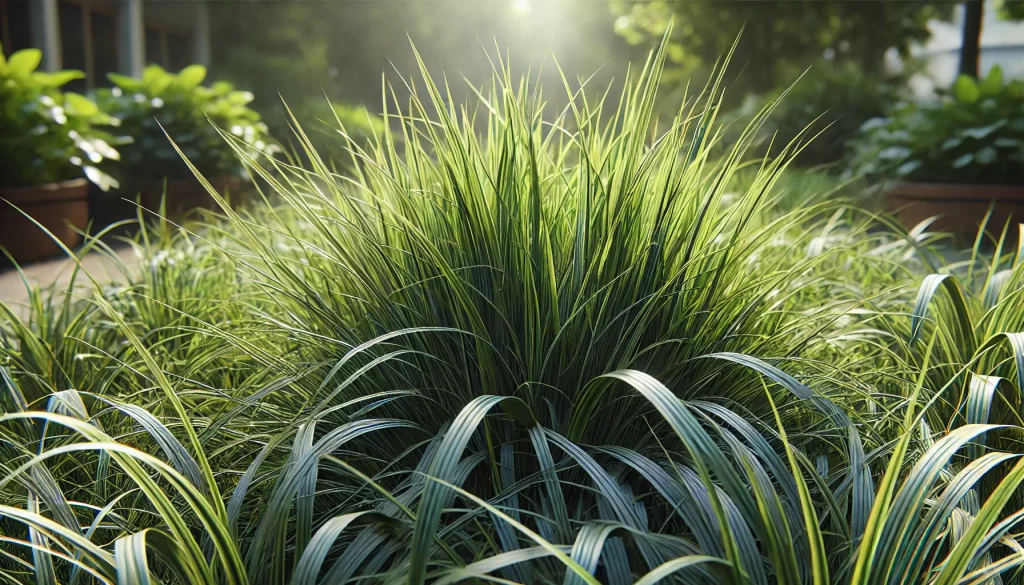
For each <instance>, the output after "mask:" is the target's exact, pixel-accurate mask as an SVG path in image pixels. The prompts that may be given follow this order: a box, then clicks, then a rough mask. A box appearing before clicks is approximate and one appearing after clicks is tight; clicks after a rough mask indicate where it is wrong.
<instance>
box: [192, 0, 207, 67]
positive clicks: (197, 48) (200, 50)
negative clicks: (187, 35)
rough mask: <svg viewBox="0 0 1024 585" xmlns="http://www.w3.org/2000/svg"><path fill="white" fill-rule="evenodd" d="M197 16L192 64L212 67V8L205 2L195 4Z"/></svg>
mask: <svg viewBox="0 0 1024 585" xmlns="http://www.w3.org/2000/svg"><path fill="white" fill-rule="evenodd" d="M195 6H196V15H195V22H194V28H193V30H192V62H193V63H199V64H200V65H205V66H207V67H209V66H210V7H209V6H208V5H207V3H206V2H205V1H204V0H199V1H198V2H196V3H195Z"/></svg>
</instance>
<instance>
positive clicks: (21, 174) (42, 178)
mask: <svg viewBox="0 0 1024 585" xmlns="http://www.w3.org/2000/svg"><path fill="white" fill-rule="evenodd" d="M41 58H42V53H41V52H40V51H39V50H38V49H23V50H21V51H17V52H15V53H13V54H12V55H10V56H9V57H7V58H4V57H3V54H2V51H0V159H2V160H3V163H2V164H0V186H4V187H20V186H26V185H41V184H44V183H53V182H57V181H66V180H69V179H73V178H75V177H78V176H82V175H85V176H86V177H87V178H88V179H89V180H90V181H92V182H93V183H95V184H96V185H98V186H99V187H100V188H102V189H103V190H104V191H106V190H107V189H109V188H111V187H115V188H116V187H117V185H118V183H117V181H115V180H114V179H113V178H111V177H110V175H108V174H107V172H106V170H105V169H107V168H108V166H109V163H108V161H116V160H119V159H120V155H119V153H118V151H117V149H116V148H114V145H117V144H121V143H124V142H125V139H123V138H115V137H114V136H112V135H111V134H109V133H108V132H106V131H104V130H103V129H102V128H103V127H104V126H115V125H116V124H117V122H118V120H117V119H116V118H113V117H111V116H109V115H107V114H106V113H105V112H103V111H101V110H100V109H99V108H98V107H97V106H96V104H95V103H93V102H92V101H91V100H89V99H88V98H86V97H85V96H82V95H79V94H77V93H71V92H62V91H61V90H60V88H61V86H63V85H64V84H65V83H67V82H69V81H71V80H73V79H79V78H81V77H83V74H82V72H81V71H70V70H69V71H59V72H57V73H45V72H42V71H36V68H37V67H38V66H39V61H40V59H41Z"/></svg>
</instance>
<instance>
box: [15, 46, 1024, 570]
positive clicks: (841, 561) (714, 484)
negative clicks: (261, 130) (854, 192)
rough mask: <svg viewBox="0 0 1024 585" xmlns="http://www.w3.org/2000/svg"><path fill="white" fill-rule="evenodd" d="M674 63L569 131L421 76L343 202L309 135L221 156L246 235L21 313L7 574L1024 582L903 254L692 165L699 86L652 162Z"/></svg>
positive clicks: (1010, 464) (995, 458)
mask: <svg viewBox="0 0 1024 585" xmlns="http://www.w3.org/2000/svg"><path fill="white" fill-rule="evenodd" d="M664 59H665V54H664V52H663V51H659V52H657V53H655V54H654V55H653V56H652V57H651V59H650V61H649V62H648V63H647V64H646V66H645V67H644V68H643V69H642V71H641V72H640V75H639V77H638V78H636V79H634V80H631V81H630V82H629V83H627V84H626V86H625V89H624V90H623V92H622V95H621V97H620V100H619V103H618V104H616V105H615V106H614V107H610V108H608V109H607V110H606V109H605V103H604V102H603V101H600V100H598V101H592V100H588V99H587V98H586V97H585V96H583V95H582V94H579V93H577V92H575V91H574V90H573V89H571V87H570V89H568V92H569V98H570V105H569V106H568V107H567V108H566V109H565V110H564V111H562V112H561V113H560V114H557V115H555V116H554V117H553V118H544V117H543V115H542V114H543V105H542V104H543V101H542V100H540V99H538V98H539V96H538V94H536V93H535V92H534V91H533V90H532V89H531V88H530V85H529V84H528V83H526V82H523V83H521V84H520V83H514V82H512V81H511V73H510V72H509V70H508V69H507V68H502V69H500V70H499V71H497V72H496V74H495V76H496V77H495V81H494V84H493V87H492V89H491V90H490V91H489V92H483V91H482V92H481V95H480V96H479V98H480V99H479V102H478V103H471V104H466V105H461V106H460V105H453V104H451V103H449V102H448V101H446V97H445V94H444V93H442V91H441V90H440V88H439V87H438V85H437V84H435V83H434V81H433V80H432V79H431V78H430V77H429V75H428V74H427V73H426V67H425V66H423V68H422V69H421V71H422V73H423V84H422V85H421V87H423V88H424V89H423V91H424V92H425V96H424V97H421V96H420V95H419V94H417V93H413V95H412V97H411V99H410V104H409V108H408V110H407V111H404V112H403V111H399V112H392V113H387V108H385V113H386V115H388V119H389V120H391V121H393V122H394V123H393V124H388V125H385V126H384V128H383V129H382V131H381V132H380V133H379V135H376V136H374V137H373V139H372V140H370V141H368V142H367V143H366V144H365V145H360V144H350V148H351V150H352V151H353V153H354V155H355V156H354V157H353V158H354V160H355V162H356V164H355V165H354V166H353V167H352V168H351V169H350V170H349V172H348V174H346V175H339V174H338V173H336V172H335V171H334V170H332V169H331V168H330V167H329V166H328V165H327V164H325V162H324V161H323V160H322V159H321V158H319V157H318V156H317V153H316V151H315V149H314V148H313V147H312V146H311V144H310V142H309V140H308V139H307V138H304V136H303V134H302V133H301V130H300V136H299V138H298V140H299V142H300V144H301V146H302V147H303V148H304V152H305V153H307V155H308V161H307V163H308V164H306V165H305V166H303V167H300V166H296V165H291V164H285V163H283V162H281V161H278V160H274V159H270V160H269V161H268V160H266V159H264V158H262V157H251V156H246V148H245V147H244V145H241V144H239V143H238V141H231V142H230V144H232V145H233V147H234V148H235V149H236V150H237V151H238V152H239V154H241V155H242V156H243V157H245V158H244V160H245V161H246V164H248V165H250V167H251V168H252V170H253V172H254V173H256V174H258V175H259V176H260V178H261V179H263V180H264V181H265V183H266V186H267V189H268V190H270V192H269V193H267V197H266V198H265V199H262V201H263V202H264V205H263V206H254V207H246V208H241V209H236V208H234V207H232V206H230V205H227V204H226V202H223V200H221V202H223V203H225V204H224V206H223V210H222V211H223V215H222V217H220V218H215V217H211V218H209V221H208V223H207V224H206V225H205V226H201V225H196V224H191V225H189V226H187V227H186V228H182V229H174V230H172V229H170V228H168V226H167V224H166V223H160V224H155V225H150V226H145V228H144V229H143V231H142V232H141V233H140V235H139V236H138V239H137V240H135V244H136V245H137V246H138V249H139V252H140V255H141V256H143V258H144V261H143V262H142V263H140V265H139V267H138V268H137V273H136V274H133V275H132V276H131V282H130V286H127V287H124V288H122V289H120V290H117V291H109V290H107V289H105V288H103V287H100V286H98V285H99V284H100V283H98V282H96V281H94V282H93V284H94V285H96V286H94V287H93V288H92V289H91V290H92V293H93V294H92V297H91V298H89V299H87V300H85V301H81V302H76V301H74V300H73V294H72V293H73V289H72V287H71V286H69V287H68V289H66V295H65V296H64V297H60V296H55V297H53V298H52V299H51V300H50V301H46V300H44V299H43V298H42V297H39V296H36V297H34V298H33V307H32V311H31V313H30V316H29V318H28V319H27V322H23V321H21V320H20V319H19V318H18V317H17V316H16V315H15V314H14V312H13V311H3V312H2V314H3V315H4V317H0V319H2V320H0V324H2V325H3V327H2V328H0V330H2V331H4V332H8V335H9V337H8V338H5V343H3V344H0V359H2V360H3V361H2V362H0V538H2V539H3V540H2V541H0V542H2V544H3V548H0V553H2V554H0V575H2V576H3V577H4V578H5V579H6V580H8V581H11V582H14V583H27V582H32V581H35V582H37V583H38V582H43V583H46V584H47V585H49V584H50V583H63V582H68V583H81V582H88V581H89V580H90V579H92V580H93V581H96V582H100V583H107V582H119V583H147V582H155V581H159V582H164V583H200V584H204V585H205V584H210V585H212V584H214V583H228V584H239V585H241V584H247V583H253V584H260V585H262V584H268V585H284V584H288V583H291V584H295V585H300V584H301V585H305V584H314V583H380V584H393V583H394V584H397V583H404V584H409V585H423V584H425V583H431V584H437V585H440V584H451V583H459V582H467V583H481V582H495V581H496V582H514V583H556V582H562V583H568V584H577V583H586V584H595V583H609V584H611V585H619V584H623V585H625V584H628V583H640V584H642V585H649V584H653V583H694V584H697V585H705V584H706V585H711V584H720V583H729V584H734V585H747V584H751V585H776V584H778V585H783V584H785V585H797V584H799V585H804V584H806V585H832V584H835V585H846V584H850V585H879V584H884V585H903V584H905V583H925V584H928V585H952V584H958V585H959V584H967V583H971V584H981V583H986V582H990V581H991V580H993V579H996V578H999V579H1004V578H1005V581H1004V582H1013V581H1012V580H1013V579H1018V578H1019V569H1020V567H1021V565H1022V563H1024V556H1022V555H1021V554H1020V552H1019V551H1020V550H1022V547H1024V544H1022V542H1021V538H1020V535H1019V534H1018V533H1017V532H1015V530H1016V526H1017V524H1018V521H1019V520H1020V518H1021V516H1022V514H1024V513H1022V512H1020V511H1017V508H1015V507H1012V506H1011V505H1010V502H1013V496H1014V494H1015V492H1016V491H1017V490H1018V489H1019V487H1020V485H1021V482H1022V479H1024V464H1021V463H1019V462H1018V459H1019V458H1018V457H1017V455H1015V454H1014V453H1013V452H1011V451H1007V450H997V449H996V448H995V446H996V445H997V443H996V442H994V441H993V442H988V443H985V442H983V438H986V437H987V436H988V435H994V434H997V433H1007V432H1010V431H1013V430H1014V429H1008V428H1005V427H1001V428H996V427H993V426H990V425H988V424H986V423H987V421H986V420H985V419H984V418H982V417H979V416H977V415H976V412H979V411H981V410H983V408H978V407H977V406H978V404H977V401H974V402H971V403H970V404H968V405H960V403H959V402H958V401H957V400H955V399H953V397H950V396H948V395H947V394H944V392H945V391H948V390H949V388H951V387H952V386H946V387H945V388H941V389H936V388H934V387H933V385H932V384H931V379H932V377H933V374H934V373H935V372H936V371H937V370H936V369H935V368H933V367H932V364H933V362H932V359H933V356H934V359H936V360H940V361H941V360H943V359H945V355H946V349H947V342H946V340H945V336H946V335H947V333H946V332H944V331H943V330H941V329H939V328H938V327H928V328H925V329H922V330H921V331H917V326H916V323H918V320H919V317H918V315H920V310H919V309H913V310H912V309H911V306H912V301H909V300H908V299H907V298H906V296H905V295H903V294H899V293H900V292H901V290H902V289H903V288H916V284H917V277H918V275H917V274H909V275H908V273H910V272H911V268H910V267H911V266H914V264H912V263H911V262H910V261H907V262H906V263H905V264H899V263H898V261H899V260H900V259H903V258H904V257H906V256H908V255H910V254H913V253H915V252H916V250H917V246H918V244H920V242H919V241H918V240H916V239H914V238H900V237H898V236H897V235H892V234H886V235H885V236H884V237H885V238H886V240H879V239H878V238H879V236H878V235H877V234H874V233H870V232H869V233H865V229H864V225H863V224H860V223H856V222H852V221H849V220H846V219H844V218H845V217H846V214H847V211H845V210H843V209H837V208H835V206H834V205H833V204H831V203H813V202H808V203H807V204H806V205H804V206H802V207H801V208H799V209H796V210H792V211H787V212H782V213H780V212H778V211H776V210H775V209H774V206H773V204H774V201H776V199H777V198H778V197H784V196H785V193H779V192H778V191H777V187H778V185H777V181H778V180H779V177H781V176H782V174H783V172H784V171H785V160H786V159H785V158H783V159H781V160H764V159H760V160H759V161H758V162H757V163H755V164H754V165H751V167H752V168H751V170H752V171H753V172H752V173H751V174H750V175H744V176H740V171H741V170H742V169H743V167H744V166H745V163H743V162H742V160H743V153H744V152H745V149H746V148H748V147H749V145H750V143H751V141H752V140H753V134H754V133H755V130H756V128H753V127H752V128H750V129H749V132H746V133H744V135H743V137H742V139H741V140H739V141H738V142H736V143H735V144H734V145H733V147H732V149H731V150H730V151H729V154H728V156H727V157H726V158H724V159H717V158H712V157H711V156H710V155H709V154H710V153H711V151H712V149H713V148H714V147H715V145H716V144H717V142H718V141H719V140H720V138H721V133H720V131H719V130H718V129H717V127H716V124H715V119H716V116H717V114H718V111H719V108H720V103H721V101H720V90H719V88H718V87H717V86H711V87H709V88H707V90H706V92H705V93H704V94H702V96H701V98H700V99H696V100H693V101H691V102H690V103H689V104H688V106H687V109H684V110H682V111H680V112H679V113H678V115H677V116H676V117H675V118H674V119H673V120H672V121H671V122H670V123H668V125H667V126H663V127H661V130H660V131H658V132H653V133H652V130H651V128H652V126H653V123H652V118H653V111H654V101H655V96H656V95H657V90H658V82H659V80H660V73H661V67H662V65H663V63H664ZM473 112H478V113H479V116H480V117H474V115H473ZM399 137H401V141H402V142H403V145H404V148H403V149H401V150H399V149H398V148H397V147H396V146H395V145H396V142H398V139H399ZM262 183H263V181H261V183H260V184H261V185H262ZM732 189H736V190H735V191H732ZM211 195H213V196H214V197H217V194H216V193H211ZM825 210H832V213H831V214H825V216H824V219H823V218H822V215H823V214H822V212H823V211H825ZM190 232H191V233H190ZM908 240H909V241H908ZM882 241H884V243H882V244H881V245H876V244H877V243H878V242H882ZM91 242H94V241H91ZM93 245H96V246H102V241H95V242H94V243H93ZM69 253H70V251H69ZM998 256H999V260H998V264H999V267H1000V268H997V269H995V271H996V272H1000V271H1001V270H1002V267H1004V266H1006V265H1007V264H1008V262H1007V258H1005V255H1004V254H998ZM912 259H913V258H912ZM875 271H877V272H878V274H879V276H878V277H877V278H879V279H880V280H881V282H880V283H876V282H874V280H873V278H874V277H873V276H872V275H873V274H875ZM1000 273H1001V272H1000ZM883 275H884V277H885V278H889V279H892V280H882V278H883ZM900 275H903V276H902V277H901V276H900ZM86 276H91V275H88V274H86ZM1008 278H1009V277H1008ZM1017 278H1019V276H1014V277H1012V278H1010V279H1009V280H1007V283H1009V284H1007V286H1008V287H1009V288H1008V289H1006V291H1005V296H1000V297H999V299H1000V300H999V301H998V302H999V303H1002V304H1003V306H1005V309H1003V310H1005V311H1006V312H1007V314H1009V311H1011V310H1012V309H1013V308H1015V307H1017V306H1019V294H1018V295H1016V296H1015V295H1014V294H1011V290H1015V287H1017V284H1013V283H1018V282H1019V280H1015V279H1017ZM879 287H880V288H879ZM890 289H894V290H890ZM883 293H884V295H883ZM890 295H892V296H894V297H895V300H893V301H891V302H888V301H883V300H881V297H883V296H884V297H885V298H886V299H888V298H890ZM869 302H877V304H878V305H879V307H878V310H877V311H874V310H870V309H873V308H874V305H871V304H869ZM865 305H867V309H868V310H862V311H860V312H857V311H853V310H851V308H862V307H865ZM0 306H2V305H0ZM912 315H913V316H912ZM889 319H891V321H889ZM877 323H883V324H889V323H892V324H895V325H894V326H893V327H890V328H888V329H887V330H879V329H878V326H877ZM1006 323H1012V322H1011V321H1006ZM900 327H903V329H901V328H900ZM873 328H874V329H873ZM907 328H909V329H912V330H914V331H915V332H916V338H915V339H913V340H910V337H911V336H910V335H909V334H908V333H907V330H906V329H907ZM7 339H11V341H7ZM894 339H904V340H905V341H904V343H905V344H906V345H907V346H910V345H914V349H913V351H914V352H916V353H915V354H914V356H913V357H912V358H907V359H903V355H902V354H901V351H899V350H902V349H903V347H902V346H900V345H899V342H898V341H894ZM996 367H997V368H1003V369H1006V365H1005V364H997V366H996ZM865 370H881V372H879V374H880V377H885V378H887V379H888V382H887V385H886V386H884V387H875V386H873V385H869V384H868V383H867V382H873V381H874V378H872V377H864V378H860V377H859V375H858V373H859V372H861V371H865ZM1001 371H1002V370H998V369H996V370H990V371H989V370H979V371H978V373H979V374H998V373H1000V372H1001ZM69 386H71V387H70V388H69ZM940 399H948V402H949V404H952V405H954V406H952V407H951V408H950V410H947V411H945V412H943V413H942V414H948V413H949V412H950V411H952V412H953V413H954V414H953V416H950V417H949V421H950V424H949V425H948V426H942V427H938V426H934V425H931V426H930V425H929V423H930V421H931V420H932V418H933V415H935V414H939V413H940V410H942V409H945V408H946V407H945V405H942V406H936V404H937V401H938V400H940ZM868 405H874V407H869V406H868ZM958 406H962V407H961V408H958ZM964 412H967V413H968V415H967V416H966V417H965V416H959V417H958V416H957V413H964ZM933 428H934V429H940V430H937V431H933V430H932V429H933ZM998 445H1000V446H1002V445H1003V443H998ZM961 453H963V455H961ZM1018 582H1019V581H1018Z"/></svg>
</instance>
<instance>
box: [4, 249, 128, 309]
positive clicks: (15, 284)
mask: <svg viewBox="0 0 1024 585" xmlns="http://www.w3.org/2000/svg"><path fill="white" fill-rule="evenodd" d="M116 252H117V260H114V259H113V258H111V257H110V256H109V255H108V254H100V253H97V252H93V253H90V254H88V255H86V256H85V258H83V259H82V265H83V266H84V268H85V270H87V271H88V272H89V273H90V274H92V276H93V278H95V279H96V280H98V281H99V282H101V283H102V282H111V281H119V280H123V276H122V274H121V269H120V267H119V266H118V261H120V262H122V263H124V264H126V265H127V266H129V267H131V266H134V265H135V264H136V263H137V262H138V259H137V258H136V257H135V252H134V250H133V249H132V248H131V247H130V246H124V247H121V248H118V249H116ZM73 268H74V262H73V261H72V260H71V259H69V258H66V257H65V258H57V259H54V260H47V261H44V262H36V263H35V264H29V265H27V266H23V267H22V272H24V274H25V279H26V280H28V281H29V283H31V284H33V285H38V286H42V287H46V286H50V285H51V284H54V283H56V284H57V285H58V286H61V287H64V286H67V284H68V282H69V281H70V280H71V272H72V269H73ZM76 281H77V282H76V284H78V285H79V286H81V287H85V286H90V283H89V279H88V278H87V277H86V276H85V275H84V274H79V275H78V277H77V279H76ZM27 300H28V291H27V290H26V288H25V283H24V282H23V281H22V279H21V275H20V274H18V271H17V270H15V269H14V267H12V266H9V265H5V266H0V301H3V302H4V303H7V304H8V305H10V306H12V307H14V308H15V309H16V310H19V309H23V308H24V306H25V302H26V301H27Z"/></svg>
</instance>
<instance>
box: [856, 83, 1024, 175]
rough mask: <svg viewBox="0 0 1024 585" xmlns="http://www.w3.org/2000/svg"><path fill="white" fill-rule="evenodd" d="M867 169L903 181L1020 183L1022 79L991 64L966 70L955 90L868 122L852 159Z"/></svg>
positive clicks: (1023, 148) (1023, 107) (1022, 172)
mask: <svg viewBox="0 0 1024 585" xmlns="http://www.w3.org/2000/svg"><path fill="white" fill-rule="evenodd" d="M852 165H853V167H854V168H855V169H856V170H857V171H859V172H861V173H864V174H868V175H874V176H887V177H892V178H895V179H899V180H903V181H924V182H936V183H994V184H1019V182H1020V180H1021V177H1024V82H1020V81H1014V82H1010V83H1004V82H1003V75H1002V71H1001V69H1000V68H999V67H998V66H995V67H993V68H992V70H991V71H989V73H988V76H986V77H985V78H984V79H983V80H981V81H975V80H974V79H972V78H970V77H967V76H960V77H959V78H958V79H957V80H956V83H955V84H954V85H953V89H952V91H951V92H950V94H949V95H946V96H942V97H941V98H939V99H935V100H932V101H928V102H923V103H915V102H910V103H906V104H903V105H901V106H899V107H897V108H896V109H895V110H894V111H893V112H892V113H891V114H890V115H889V116H888V117H886V118H875V119H871V120H868V121H867V122H865V124H864V126H863V127H862V136H861V137H860V139H859V140H858V141H857V143H856V146H855V151H854V156H853V158H852Z"/></svg>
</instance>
